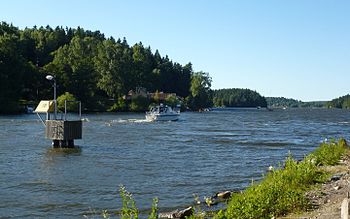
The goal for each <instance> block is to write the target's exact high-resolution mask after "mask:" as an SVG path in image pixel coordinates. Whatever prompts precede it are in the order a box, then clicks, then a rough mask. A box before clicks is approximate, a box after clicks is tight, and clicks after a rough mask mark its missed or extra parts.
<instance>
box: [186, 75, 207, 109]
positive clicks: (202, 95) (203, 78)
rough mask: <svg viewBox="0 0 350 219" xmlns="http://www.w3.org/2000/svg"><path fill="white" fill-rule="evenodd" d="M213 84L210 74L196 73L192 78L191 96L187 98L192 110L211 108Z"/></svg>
mask: <svg viewBox="0 0 350 219" xmlns="http://www.w3.org/2000/svg"><path fill="white" fill-rule="evenodd" d="M211 82H212V79H211V77H210V76H209V74H208V73H205V72H196V73H194V74H193V75H192V78H191V87H190V96H189V97H188V98H187V105H188V106H189V107H190V108H191V109H192V110H199V109H203V108H207V107H210V106H211V105H212V102H211V98H210V97H211V90H210V87H211Z"/></svg>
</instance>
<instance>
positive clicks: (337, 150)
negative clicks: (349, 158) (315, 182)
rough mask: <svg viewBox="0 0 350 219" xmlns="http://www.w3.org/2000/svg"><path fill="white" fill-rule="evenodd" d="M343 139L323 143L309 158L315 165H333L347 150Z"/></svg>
mask: <svg viewBox="0 0 350 219" xmlns="http://www.w3.org/2000/svg"><path fill="white" fill-rule="evenodd" d="M347 147H348V145H347V143H346V141H345V139H340V140H339V141H338V142H336V141H335V140H331V141H330V142H323V143H322V144H321V145H320V147H318V148H317V149H316V150H315V151H314V152H313V153H312V154H311V155H310V156H311V158H312V159H314V162H315V163H316V164H317V165H335V164H338V163H339V160H340V158H341V156H342V155H343V154H344V153H345V151H346V150H347Z"/></svg>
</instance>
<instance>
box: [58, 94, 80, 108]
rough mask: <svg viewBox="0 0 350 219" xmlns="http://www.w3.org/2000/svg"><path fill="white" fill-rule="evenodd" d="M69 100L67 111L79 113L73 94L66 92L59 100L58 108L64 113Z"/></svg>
mask: <svg viewBox="0 0 350 219" xmlns="http://www.w3.org/2000/svg"><path fill="white" fill-rule="evenodd" d="M65 100H67V111H71V112H77V111H78V110H79V108H78V103H77V102H74V101H76V98H75V97H74V95H73V94H71V93H69V92H65V93H64V94H62V95H61V96H59V97H58V98H57V107H58V109H59V110H61V111H64V102H65Z"/></svg>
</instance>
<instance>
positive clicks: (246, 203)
mask: <svg viewBox="0 0 350 219" xmlns="http://www.w3.org/2000/svg"><path fill="white" fill-rule="evenodd" d="M347 150H348V147H347V144H346V141H345V140H344V139H340V140H339V141H338V142H335V141H334V140H332V141H331V142H328V143H327V142H324V143H322V144H321V145H320V147H318V148H317V149H316V150H315V151H314V152H313V153H311V154H310V155H308V156H307V157H305V159H304V160H303V161H301V162H298V161H296V160H294V159H293V157H292V156H291V155H289V156H288V158H287V159H286V161H285V165H284V167H283V168H282V167H280V168H279V169H277V170H274V171H272V172H271V173H268V174H267V175H266V176H265V178H264V179H263V180H262V181H261V182H260V183H258V184H256V183H253V184H252V185H251V186H250V187H248V188H247V189H246V190H245V191H244V192H242V193H239V194H235V195H233V197H232V198H231V200H230V201H229V203H228V205H227V209H226V210H225V211H223V210H221V211H219V212H218V213H217V214H216V215H215V216H214V218H218V219H224V218H240V219H244V218H273V217H277V216H282V215H285V214H287V213H290V212H296V211H302V210H306V209H307V208H308V207H309V202H308V200H307V199H306V198H305V196H304V194H305V192H306V191H308V190H310V189H311V188H312V187H313V186H314V185H315V184H317V183H320V182H324V181H325V180H326V179H327V174H326V173H325V172H323V171H321V170H320V169H319V168H318V167H319V166H323V165H335V164H337V163H338V162H339V160H340V159H341V156H342V155H344V154H345V152H346V151H347Z"/></svg>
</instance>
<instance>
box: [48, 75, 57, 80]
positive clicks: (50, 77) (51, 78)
mask: <svg viewBox="0 0 350 219" xmlns="http://www.w3.org/2000/svg"><path fill="white" fill-rule="evenodd" d="M46 79H47V80H49V81H52V80H54V79H55V78H54V77H53V76H52V75H46Z"/></svg>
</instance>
